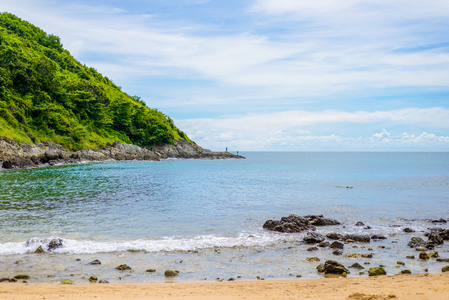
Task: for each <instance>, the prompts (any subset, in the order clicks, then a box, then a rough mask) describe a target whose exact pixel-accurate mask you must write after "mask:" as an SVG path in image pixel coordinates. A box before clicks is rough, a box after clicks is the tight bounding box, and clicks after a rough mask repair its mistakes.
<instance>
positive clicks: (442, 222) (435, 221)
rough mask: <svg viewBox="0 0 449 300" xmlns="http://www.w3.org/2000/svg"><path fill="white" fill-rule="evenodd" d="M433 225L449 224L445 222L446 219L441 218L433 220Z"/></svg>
mask: <svg viewBox="0 0 449 300" xmlns="http://www.w3.org/2000/svg"><path fill="white" fill-rule="evenodd" d="M431 222H432V223H434V224H438V223H439V224H446V223H447V221H446V220H445V219H443V218H440V219H438V220H432V221H431Z"/></svg>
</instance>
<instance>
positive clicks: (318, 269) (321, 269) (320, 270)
mask: <svg viewBox="0 0 449 300" xmlns="http://www.w3.org/2000/svg"><path fill="white" fill-rule="evenodd" d="M316 270H317V271H318V273H323V272H324V264H319V265H318V266H316Z"/></svg>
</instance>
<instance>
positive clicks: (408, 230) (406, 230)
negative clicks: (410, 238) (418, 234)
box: [402, 227, 415, 233]
mask: <svg viewBox="0 0 449 300" xmlns="http://www.w3.org/2000/svg"><path fill="white" fill-rule="evenodd" d="M402 231H404V232H406V233H410V232H415V231H414V230H413V229H411V228H408V227H406V228H404V229H403V230H402Z"/></svg>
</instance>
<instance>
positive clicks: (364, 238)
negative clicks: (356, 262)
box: [343, 234, 371, 243]
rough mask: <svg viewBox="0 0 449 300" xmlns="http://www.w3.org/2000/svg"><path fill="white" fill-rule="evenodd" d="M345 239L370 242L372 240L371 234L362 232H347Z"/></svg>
mask: <svg viewBox="0 0 449 300" xmlns="http://www.w3.org/2000/svg"><path fill="white" fill-rule="evenodd" d="M343 240H345V241H346V240H353V241H356V242H360V243H369V242H370V241H371V237H370V236H369V235H362V234H347V235H345V236H344V237H343Z"/></svg>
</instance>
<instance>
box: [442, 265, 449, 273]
mask: <svg viewBox="0 0 449 300" xmlns="http://www.w3.org/2000/svg"><path fill="white" fill-rule="evenodd" d="M441 272H449V266H444V267H443V268H442V269H441Z"/></svg>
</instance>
